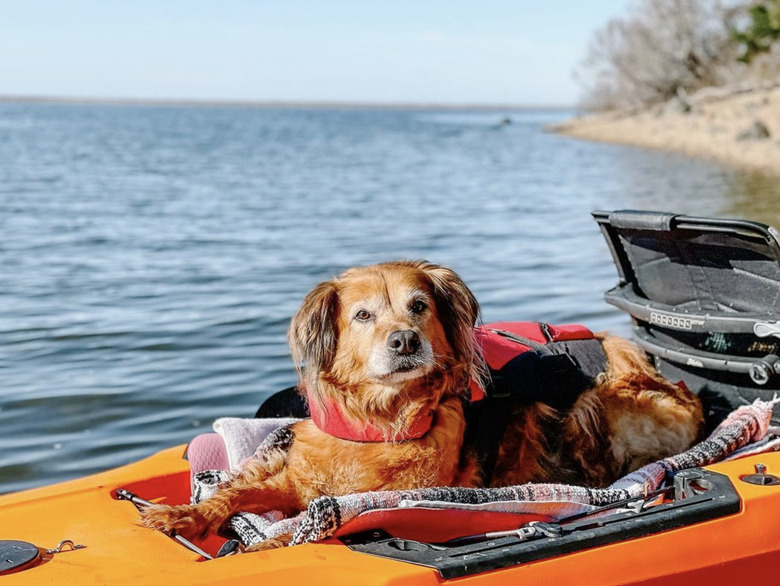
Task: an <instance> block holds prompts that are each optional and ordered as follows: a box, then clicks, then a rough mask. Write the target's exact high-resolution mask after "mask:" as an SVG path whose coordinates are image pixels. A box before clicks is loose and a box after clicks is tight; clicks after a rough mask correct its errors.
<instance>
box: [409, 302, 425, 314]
mask: <svg viewBox="0 0 780 586" xmlns="http://www.w3.org/2000/svg"><path fill="white" fill-rule="evenodd" d="M427 308H428V306H427V305H426V303H425V301H420V300H419V299H418V300H417V301H415V302H414V303H412V306H411V307H410V308H409V311H411V312H412V313H416V314H418V315H419V314H421V313H422V312H423V311H425V310H426V309H427Z"/></svg>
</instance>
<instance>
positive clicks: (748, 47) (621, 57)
mask: <svg viewBox="0 0 780 586" xmlns="http://www.w3.org/2000/svg"><path fill="white" fill-rule="evenodd" d="M779 39H780V0H750V1H746V0H742V1H737V0H731V1H727V0H636V1H635V2H634V4H633V5H632V7H631V10H630V12H629V13H628V15H626V16H624V17H619V18H614V19H612V20H610V21H609V22H608V23H607V24H606V25H605V26H604V27H602V28H601V29H599V30H598V31H596V33H595V34H594V37H593V39H592V41H591V44H590V47H589V50H588V54H587V56H586V58H585V60H584V61H583V63H582V67H581V68H580V70H579V72H578V75H577V77H578V78H579V80H580V81H581V83H582V84H583V86H584V90H585V91H584V94H583V99H582V106H583V107H585V108H587V109H591V110H609V109H627V108H635V107H641V106H647V105H652V104H657V103H661V102H666V101H669V100H670V99H679V100H680V101H682V102H683V103H685V102H686V100H687V98H686V97H687V95H688V94H689V93H693V92H696V91H698V90H700V89H703V88H706V87H718V86H722V85H727V84H732V83H736V82H744V81H745V80H747V79H749V78H751V77H760V78H764V79H765V78H767V77H777V74H778V72H780V51H777V50H776V47H777V44H778V40H779ZM759 54H761V58H760V59H757V58H756V57H757V56H758V55H759Z"/></svg>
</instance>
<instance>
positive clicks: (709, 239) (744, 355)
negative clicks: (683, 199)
mask: <svg viewBox="0 0 780 586" xmlns="http://www.w3.org/2000/svg"><path fill="white" fill-rule="evenodd" d="M593 217H594V218H595V220H596V221H597V222H598V224H599V226H600V227H601V231H602V233H603V234H604V237H605V238H606V240H607V244H608V245H609V248H610V251H611V252H612V256H613V259H614V261H615V264H616V266H617V269H618V275H619V278H620V280H619V283H618V285H617V287H615V288H614V289H611V290H609V291H607V293H606V295H605V297H606V300H607V302H609V303H611V304H612V305H615V306H617V307H618V308H620V309H622V310H623V311H626V312H628V313H629V314H630V315H631V318H632V322H633V332H634V335H635V338H636V341H637V342H638V343H639V344H640V345H641V346H642V347H643V348H644V350H645V351H646V352H647V353H648V354H649V355H650V357H651V358H652V359H653V360H654V362H655V365H656V367H657V368H658V369H659V370H660V372H661V373H662V374H663V375H664V376H665V377H667V378H668V379H670V380H672V381H679V380H681V381H683V382H685V384H686V385H687V386H688V387H689V388H690V389H691V390H692V391H694V392H695V393H697V394H698V395H699V396H700V398H701V399H702V403H703V404H704V406H705V410H706V413H707V416H708V422H709V423H710V425H714V424H716V423H717V422H718V421H719V420H720V419H722V418H723V417H725V416H726V415H727V414H728V413H729V412H730V411H731V410H733V409H734V408H736V407H739V406H741V405H746V404H748V403H751V402H752V401H753V400H754V399H757V398H760V399H764V400H767V399H771V398H772V397H773V396H774V394H775V392H778V391H780V240H779V238H780V235H778V232H777V231H776V230H775V229H774V228H771V227H769V226H766V225H764V224H760V223H757V222H749V221H745V220H727V219H716V218H704V217H694V216H684V215H675V214H669V213H662V212H645V211H632V210H624V211H614V212H601V211H599V212H593ZM772 421H773V423H774V424H778V423H780V408H779V407H775V410H774V416H773V419H772Z"/></svg>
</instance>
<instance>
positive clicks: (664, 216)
mask: <svg viewBox="0 0 780 586" xmlns="http://www.w3.org/2000/svg"><path fill="white" fill-rule="evenodd" d="M676 217H677V216H676V215H675V214H668V213H665V212H644V211H636V210H619V211H615V212H612V213H611V214H609V223H610V224H612V225H613V226H614V227H615V228H618V229H625V230H653V231H656V232H669V231H670V230H671V229H672V228H673V227H674V219H675V218H676Z"/></svg>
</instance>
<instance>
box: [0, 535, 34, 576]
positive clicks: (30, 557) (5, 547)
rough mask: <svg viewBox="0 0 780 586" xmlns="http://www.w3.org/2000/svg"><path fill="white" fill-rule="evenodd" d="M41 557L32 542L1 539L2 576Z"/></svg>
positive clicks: (0, 561)
mask: <svg viewBox="0 0 780 586" xmlns="http://www.w3.org/2000/svg"><path fill="white" fill-rule="evenodd" d="M39 557H40V552H39V551H38V548H37V547H35V546H34V545H33V544H32V543H28V542H26V541H15V540H12V539H0V576H2V575H3V574H10V573H11V572H15V571H18V570H23V569H24V568H25V567H27V566H29V565H31V564H33V563H34V562H35V561H36V560H38V558H39Z"/></svg>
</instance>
